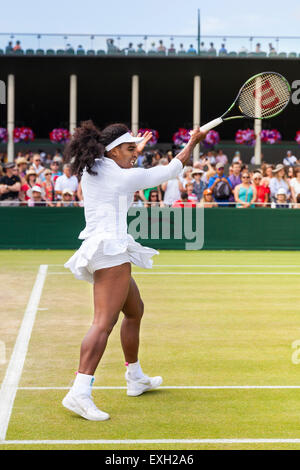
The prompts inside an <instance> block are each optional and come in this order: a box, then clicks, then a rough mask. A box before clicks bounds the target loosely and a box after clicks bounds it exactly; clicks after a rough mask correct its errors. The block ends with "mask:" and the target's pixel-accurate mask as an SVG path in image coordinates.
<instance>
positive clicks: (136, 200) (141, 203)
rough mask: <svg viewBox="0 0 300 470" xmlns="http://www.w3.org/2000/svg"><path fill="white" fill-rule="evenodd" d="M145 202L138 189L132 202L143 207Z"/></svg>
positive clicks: (134, 205) (135, 205)
mask: <svg viewBox="0 0 300 470" xmlns="http://www.w3.org/2000/svg"><path fill="white" fill-rule="evenodd" d="M143 205H144V202H143V200H142V199H141V197H140V192H139V191H136V192H135V193H134V195H133V202H132V204H131V206H132V207H143Z"/></svg>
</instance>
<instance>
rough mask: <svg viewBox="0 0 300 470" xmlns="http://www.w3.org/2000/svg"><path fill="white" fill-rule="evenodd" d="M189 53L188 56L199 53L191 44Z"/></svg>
mask: <svg viewBox="0 0 300 470" xmlns="http://www.w3.org/2000/svg"><path fill="white" fill-rule="evenodd" d="M187 52H188V54H196V53H197V51H196V49H195V48H194V46H193V44H190V47H189V49H188V51H187Z"/></svg>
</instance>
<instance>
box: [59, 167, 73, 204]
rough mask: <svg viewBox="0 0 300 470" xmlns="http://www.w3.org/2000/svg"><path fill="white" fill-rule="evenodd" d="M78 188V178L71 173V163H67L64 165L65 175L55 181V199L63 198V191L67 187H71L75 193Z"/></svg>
mask: <svg viewBox="0 0 300 470" xmlns="http://www.w3.org/2000/svg"><path fill="white" fill-rule="evenodd" d="M77 188H78V179H77V177H76V176H75V175H72V173H71V165H70V164H69V163H65V165H64V167H63V175H61V176H59V177H58V178H57V179H56V181H55V199H57V200H59V199H61V198H62V193H63V191H64V190H65V189H69V190H71V191H72V193H75V192H76V191H77Z"/></svg>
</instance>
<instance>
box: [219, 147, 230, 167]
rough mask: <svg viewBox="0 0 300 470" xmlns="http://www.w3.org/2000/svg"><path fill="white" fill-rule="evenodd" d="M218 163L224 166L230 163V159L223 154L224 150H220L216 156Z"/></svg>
mask: <svg viewBox="0 0 300 470" xmlns="http://www.w3.org/2000/svg"><path fill="white" fill-rule="evenodd" d="M216 163H223V165H227V163H228V158H227V155H225V153H223V150H222V149H219V150H218V153H217V156H216Z"/></svg>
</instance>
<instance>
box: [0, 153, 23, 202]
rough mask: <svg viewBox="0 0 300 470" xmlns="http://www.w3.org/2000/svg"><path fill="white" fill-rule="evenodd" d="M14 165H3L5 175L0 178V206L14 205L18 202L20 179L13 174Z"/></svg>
mask: <svg viewBox="0 0 300 470" xmlns="http://www.w3.org/2000/svg"><path fill="white" fill-rule="evenodd" d="M14 167H15V164H14V163H13V162H12V163H5V165H4V171H5V175H4V176H2V177H1V178H0V201H3V202H2V204H1V205H15V204H16V203H17V202H18V201H19V192H20V190H21V179H20V177H19V176H18V175H16V174H14V171H13V168H14Z"/></svg>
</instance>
